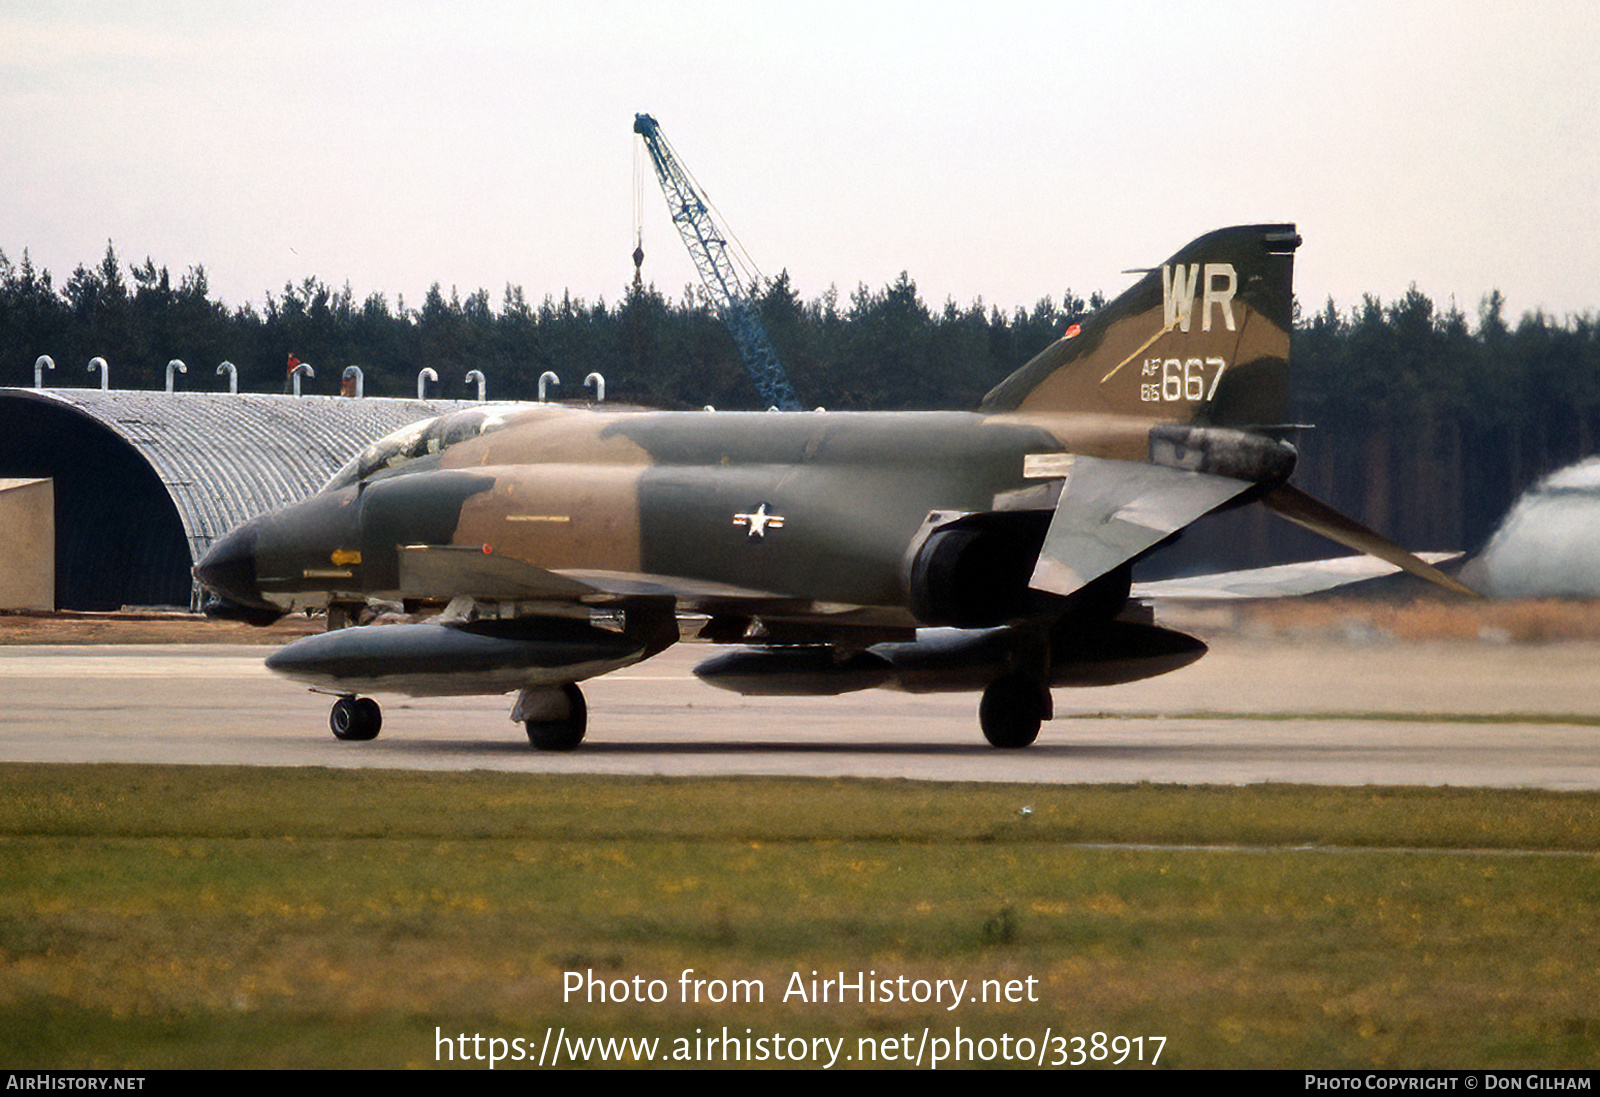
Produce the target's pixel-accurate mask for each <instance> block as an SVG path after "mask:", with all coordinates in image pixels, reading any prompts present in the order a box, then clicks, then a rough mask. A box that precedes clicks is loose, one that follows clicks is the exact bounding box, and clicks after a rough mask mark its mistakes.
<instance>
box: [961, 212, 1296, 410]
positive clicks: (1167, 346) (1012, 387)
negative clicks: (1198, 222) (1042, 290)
mask: <svg viewBox="0 0 1600 1097" xmlns="http://www.w3.org/2000/svg"><path fill="white" fill-rule="evenodd" d="M1299 246H1300V237H1299V236H1298V235H1297V234H1296V233H1295V230H1294V226H1293V225H1243V226H1240V227H1237V228H1229V229H1219V230H1217V231H1216V232H1213V233H1209V234H1207V235H1205V236H1202V237H1200V239H1198V240H1196V241H1194V242H1193V243H1192V244H1190V245H1188V246H1187V247H1185V248H1183V249H1182V250H1181V251H1179V252H1178V253H1177V254H1176V255H1174V256H1173V257H1172V258H1171V259H1168V260H1167V261H1166V262H1165V263H1163V264H1162V265H1161V266H1160V267H1159V268H1157V269H1153V270H1149V271H1146V272H1145V276H1144V277H1143V278H1141V279H1140V280H1139V281H1138V282H1137V283H1136V284H1135V285H1134V286H1133V288H1131V289H1129V290H1128V291H1127V292H1126V293H1124V294H1122V295H1121V296H1120V297H1118V298H1117V299H1116V300H1115V301H1112V302H1111V303H1110V304H1109V305H1107V306H1106V307H1105V308H1103V309H1101V310H1099V311H1098V312H1096V313H1094V314H1093V315H1091V316H1090V317H1088V318H1087V319H1085V320H1084V321H1083V322H1082V324H1081V325H1078V326H1077V327H1076V328H1074V329H1070V330H1069V331H1068V332H1067V334H1066V336H1065V337H1063V338H1062V339H1059V340H1057V341H1056V342H1055V343H1052V344H1051V345H1050V346H1048V347H1046V348H1045V349H1044V350H1043V351H1042V352H1040V354H1039V355H1038V356H1036V357H1035V358H1034V359H1033V360H1032V361H1031V362H1029V363H1028V364H1027V365H1025V366H1023V367H1022V368H1021V369H1019V370H1017V372H1015V373H1013V374H1012V375H1011V376H1010V377H1007V378H1006V379H1005V380H1004V381H1002V382H1000V384H998V385H996V386H995V387H994V389H993V390H992V391H991V392H990V393H989V395H987V396H985V397H984V398H983V403H982V405H980V408H981V410H983V411H987V412H1002V411H1022V412H1028V411H1046V412H1049V411H1083V412H1107V413H1111V414H1123V415H1140V416H1145V417H1151V418H1156V419H1172V420H1179V421H1185V422H1188V421H1194V422H1202V423H1213V424H1221V425H1228V426H1248V425H1261V424H1267V423H1275V422H1278V421H1280V420H1281V418H1282V415H1283V405H1284V402H1285V400H1286V399H1287V397H1288V391H1289V334H1290V331H1291V330H1292V328H1293V310H1294V289H1293V281H1294V250H1295V248H1297V247H1299Z"/></svg>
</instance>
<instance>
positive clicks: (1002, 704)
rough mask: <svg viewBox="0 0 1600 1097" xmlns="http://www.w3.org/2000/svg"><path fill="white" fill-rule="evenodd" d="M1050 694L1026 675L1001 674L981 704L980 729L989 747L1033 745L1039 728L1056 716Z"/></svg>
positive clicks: (985, 691)
mask: <svg viewBox="0 0 1600 1097" xmlns="http://www.w3.org/2000/svg"><path fill="white" fill-rule="evenodd" d="M1053 707H1054V706H1053V702H1052V701H1051V699H1050V691H1049V690H1048V689H1047V688H1045V687H1044V686H1042V685H1040V684H1039V683H1038V682H1037V681H1035V680H1034V679H1033V678H1030V677H1029V676H1028V675H1026V674H1016V673H1012V674H1002V675H1001V676H1000V677H998V678H996V679H995V680H994V681H992V682H990V683H989V685H988V687H987V688H986V689H985V690H984V691H983V699H982V700H981V701H979V702H978V726H979V727H981V728H982V729H983V737H984V738H985V739H987V740H989V743H990V745H992V746H997V747H1025V746H1030V745H1031V744H1032V743H1033V741H1034V740H1035V739H1037V738H1038V737H1039V725H1040V724H1042V723H1043V722H1044V721H1046V720H1048V719H1049V718H1050V717H1051V715H1053Z"/></svg>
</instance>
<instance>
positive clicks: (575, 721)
mask: <svg viewBox="0 0 1600 1097" xmlns="http://www.w3.org/2000/svg"><path fill="white" fill-rule="evenodd" d="M561 692H562V694H563V695H564V696H565V697H566V699H567V715H566V716H565V718H562V719H555V720H525V721H523V725H524V726H525V727H526V728H527V729H528V742H530V743H532V744H533V745H534V748H535V749H536V750H576V749H577V747H578V744H579V743H582V742H583V735H584V732H585V731H587V730H588V728H589V705H588V703H587V702H586V701H584V699H583V691H582V690H581V689H579V688H578V685H577V683H576V682H568V683H567V684H566V685H564V686H562V687H561Z"/></svg>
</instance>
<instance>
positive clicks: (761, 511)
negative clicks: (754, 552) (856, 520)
mask: <svg viewBox="0 0 1600 1097" xmlns="http://www.w3.org/2000/svg"><path fill="white" fill-rule="evenodd" d="M733 524H734V525H736V526H748V527H749V528H750V540H752V541H760V540H762V539H763V538H764V537H766V535H767V530H769V529H777V528H778V527H780V526H782V525H783V515H781V514H768V513H767V504H766V503H762V504H761V505H760V506H759V507H757V508H756V509H755V510H754V511H752V512H751V513H749V514H735V515H734V516H733Z"/></svg>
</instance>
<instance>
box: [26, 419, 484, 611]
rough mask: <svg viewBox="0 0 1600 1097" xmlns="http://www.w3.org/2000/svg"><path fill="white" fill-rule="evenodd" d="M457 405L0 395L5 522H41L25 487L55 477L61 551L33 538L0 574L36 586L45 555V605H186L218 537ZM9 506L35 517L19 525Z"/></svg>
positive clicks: (191, 600) (107, 607)
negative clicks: (50, 592) (50, 576)
mask: <svg viewBox="0 0 1600 1097" xmlns="http://www.w3.org/2000/svg"><path fill="white" fill-rule="evenodd" d="M464 406H467V405H465V404H462V403H459V402H456V401H436V400H427V401H425V400H393V399H380V398H349V397H318V396H306V397H299V396H270V395H261V394H250V393H203V392H179V393H170V392H132V391H116V390H111V391H107V390H104V389H18V388H0V482H6V481H17V482H18V483H17V484H16V485H15V487H16V488H17V489H18V490H7V491H0V525H8V524H9V525H17V524H18V523H20V522H21V521H23V520H24V518H26V520H27V521H29V522H34V523H36V522H37V516H36V515H35V514H34V513H33V511H36V510H37V509H38V503H37V498H38V493H37V492H34V491H31V490H23V489H25V488H27V486H28V485H29V484H33V483H37V482H40V481H49V482H50V483H51V484H53V489H54V529H53V538H54V543H55V544H54V553H53V554H51V553H49V552H47V551H44V550H43V549H42V547H41V546H39V545H38V544H37V543H36V542H37V539H35V543H34V544H33V545H32V546H31V547H32V548H33V549H34V550H35V551H34V552H20V551H19V552H13V553H11V554H10V558H9V559H6V560H0V576H3V575H4V573H5V572H6V571H7V570H9V571H11V572H14V573H27V574H21V575H18V576H16V578H17V580H18V582H17V583H14V584H13V585H20V586H22V587H27V586H28V585H29V583H30V582H31V584H32V585H33V586H34V587H37V586H38V584H39V582H40V577H39V572H40V570H41V567H42V566H43V565H42V563H41V562H40V560H39V556H40V555H41V554H42V556H43V558H44V560H46V561H48V560H49V559H50V558H51V556H52V555H53V560H54V586H55V598H54V601H55V605H54V607H53V608H56V609H68V610H115V609H119V608H122V607H124V606H179V607H185V606H186V607H191V608H193V607H194V605H195V598H196V596H197V595H196V590H195V587H194V583H193V579H192V577H191V575H190V569H191V568H192V567H193V565H194V562H195V561H196V560H198V559H199V558H200V557H201V556H202V555H203V554H204V553H205V551H206V550H207V549H208V548H209V547H210V546H211V543H212V542H213V541H215V540H216V539H217V538H219V537H221V536H222V535H223V534H225V533H227V532H228V530H230V529H232V528H233V527H234V526H236V525H238V524H239V523H240V522H243V521H245V520H246V519H248V518H252V517H254V516H256V515H258V514H264V513H266V512H267V511H270V510H274V509H276V508H277V507H281V506H284V505H286V504H288V503H293V502H296V501H298V500H300V499H303V498H305V497H306V496H308V495H311V494H312V493H314V492H315V491H316V490H317V489H318V488H320V487H321V486H322V485H323V483H325V482H326V481H327V479H328V478H329V477H330V476H331V475H333V473H334V472H335V471H337V470H338V468H339V467H340V466H341V465H343V464H344V463H345V462H346V461H348V460H349V459H350V458H351V457H353V456H355V455H356V454H357V453H359V452H360V451H361V449H362V448H363V447H365V446H366V445H367V444H369V443H370V442H372V441H374V440H376V439H378V438H381V437H382V436H384V435H386V434H389V433H390V432H392V431H395V430H398V429H400V428H401V427H404V426H407V425H408V424H410V423H414V422H417V421H419V420H421V419H427V418H431V417H432V416H435V415H440V414H443V413H444V412H447V411H451V410H454V409H456V408H459V407H464ZM8 500H11V501H12V502H8ZM8 506H11V507H27V508H29V510H28V511H27V513H26V514H23V513H22V512H21V511H19V513H18V515H16V516H15V517H14V518H13V517H12V516H8V513H7V510H6V508H7V507H8ZM47 509H48V508H47ZM30 528H32V527H30ZM3 545H4V542H0V547H3ZM45 582H46V586H48V580H46V581H45ZM6 585H7V584H6V583H3V582H0V590H3V589H5V587H6ZM3 608H40V607H38V606H30V607H21V606H16V607H4V606H0V609H3ZM46 608H50V607H46Z"/></svg>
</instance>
